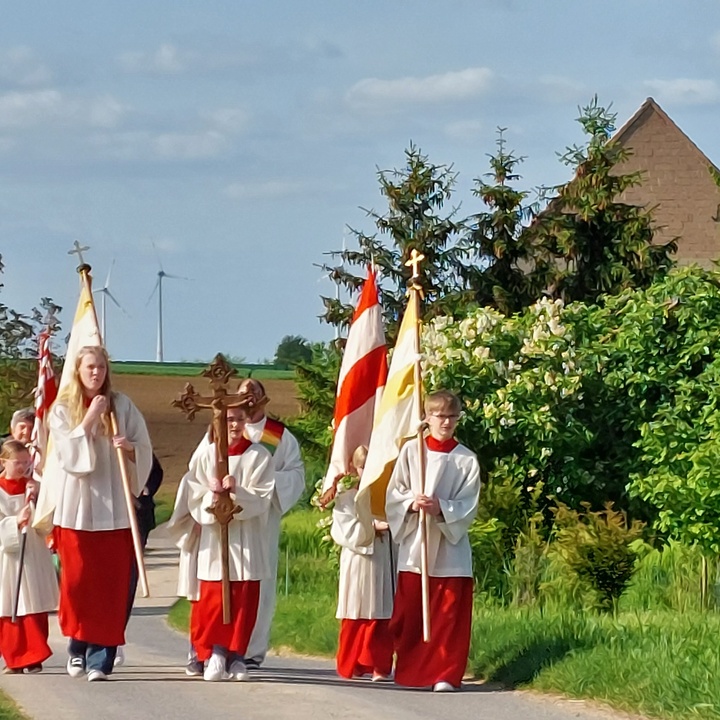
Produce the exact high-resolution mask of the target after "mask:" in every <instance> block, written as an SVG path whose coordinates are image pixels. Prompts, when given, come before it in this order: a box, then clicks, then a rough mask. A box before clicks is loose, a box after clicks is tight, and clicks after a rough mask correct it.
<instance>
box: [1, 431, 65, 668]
mask: <svg viewBox="0 0 720 720" xmlns="http://www.w3.org/2000/svg"><path fill="white" fill-rule="evenodd" d="M0 464H1V465H2V472H1V473H0V653H2V656H3V658H4V660H5V672H6V673H22V672H23V671H25V672H27V673H36V672H40V671H41V670H42V663H43V662H45V660H47V659H48V658H49V657H50V655H51V654H52V651H51V650H50V646H49V645H48V641H47V640H48V629H49V628H48V613H49V612H51V611H53V610H55V609H56V608H57V602H58V588H57V577H56V575H55V568H54V566H53V561H52V555H51V553H50V550H48V548H47V546H46V544H45V536H46V534H45V533H43V532H40V531H38V530H35V529H34V528H32V527H31V526H30V523H31V522H32V515H33V505H34V500H35V498H36V494H37V483H36V481H34V480H32V479H30V475H31V473H32V460H31V457H30V452H29V451H28V449H27V448H26V447H25V444H24V443H23V442H19V441H18V440H6V441H5V442H4V443H3V446H2V450H0ZM23 535H24V536H25V541H24V542H25V552H24V557H23V562H22V570H21V568H20V559H21V558H20V556H21V551H20V548H21V543H22V542H23ZM20 573H22V580H21V584H20V594H19V597H18V606H17V618H16V619H15V621H14V622H13V620H12V615H13V605H14V602H15V592H16V588H17V582H18V576H19V574H20Z"/></svg>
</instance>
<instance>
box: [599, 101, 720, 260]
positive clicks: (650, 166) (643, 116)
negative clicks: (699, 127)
mask: <svg viewBox="0 0 720 720" xmlns="http://www.w3.org/2000/svg"><path fill="white" fill-rule="evenodd" d="M613 139H614V140H615V141H617V142H619V143H620V144H621V145H622V146H623V147H625V148H627V149H629V150H631V151H632V155H631V157H630V158H628V160H627V161H626V162H625V163H623V164H622V165H620V166H619V170H620V172H623V173H626V172H634V171H636V170H640V171H641V172H642V173H643V182H642V185H639V186H637V187H634V188H630V189H629V190H627V191H626V192H625V193H623V195H622V199H623V201H624V202H627V203H632V204H633V205H640V206H645V207H654V208H655V210H654V212H653V217H654V219H655V224H656V226H657V230H656V234H655V237H656V239H657V240H658V242H666V241H668V240H671V239H672V238H675V237H677V238H678V251H677V256H676V258H677V261H678V263H680V264H683V265H686V264H689V263H697V264H699V265H702V266H703V267H710V266H711V264H712V261H713V260H717V259H720V188H718V186H717V185H716V184H715V181H714V180H713V178H712V176H711V175H710V170H709V168H710V167H715V165H714V164H713V163H712V162H710V160H708V158H707V157H706V156H705V155H704V154H703V153H702V152H701V150H700V149H699V148H698V147H697V145H695V143H693V141H692V140H690V138H689V137H688V136H687V135H685V133H684V132H683V131H682V130H681V129H680V128H679V127H678V126H677V125H676V124H675V123H674V122H673V121H672V120H671V119H670V118H669V117H668V115H667V114H666V113H665V111H664V110H663V109H662V108H661V107H660V106H659V105H658V104H657V103H656V102H655V101H654V100H653V99H652V98H648V99H647V100H646V101H645V102H644V103H643V104H642V105H641V107H640V109H639V110H638V111H637V112H636V113H635V115H633V116H632V117H631V118H630V120H628V121H627V123H625V125H623V127H622V128H620V130H618V132H617V133H616V134H615V136H614V138H613Z"/></svg>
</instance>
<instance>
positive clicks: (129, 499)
mask: <svg viewBox="0 0 720 720" xmlns="http://www.w3.org/2000/svg"><path fill="white" fill-rule="evenodd" d="M78 272H79V273H80V277H81V278H82V282H83V284H84V285H85V288H86V290H87V293H88V297H89V298H90V302H91V304H92V313H93V319H94V321H95V327H96V328H97V333H98V337H99V338H100V344H101V345H102V335H101V334H100V328H99V326H98V320H97V313H96V311H95V302H94V301H93V296H92V284H91V281H90V266H89V265H87V264H86V263H83V264H82V265H80V267H79V268H78ZM107 371H108V372H110V368H108V369H107ZM108 400H110V398H108ZM109 415H110V426H111V429H112V433H113V435H118V434H119V428H118V422H117V417H116V416H115V410H114V409H113V408H112V407H111V408H110V412H109ZM115 451H116V453H117V459H118V465H119V466H120V477H121V478H122V486H123V495H124V497H125V506H126V507H127V513H128V519H129V521H130V533H131V534H132V541H133V549H134V551H135V561H136V562H137V569H138V581H139V582H140V590H141V592H142V596H143V597H148V596H149V595H150V588H149V587H148V580H147V572H146V570H145V558H144V557H143V548H142V540H141V539H140V530H139V528H138V522H137V515H136V514H135V497H134V495H133V494H132V490H131V489H130V474H129V472H128V468H127V457H126V456H125V451H124V450H123V449H122V448H119V447H118V448H115Z"/></svg>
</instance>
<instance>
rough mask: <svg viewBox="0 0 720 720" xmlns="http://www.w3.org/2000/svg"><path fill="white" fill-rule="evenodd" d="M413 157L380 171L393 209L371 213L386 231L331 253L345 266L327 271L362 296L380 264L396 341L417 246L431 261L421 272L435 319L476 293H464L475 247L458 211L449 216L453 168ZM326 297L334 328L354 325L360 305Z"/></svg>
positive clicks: (410, 152)
mask: <svg viewBox="0 0 720 720" xmlns="http://www.w3.org/2000/svg"><path fill="white" fill-rule="evenodd" d="M405 158H406V165H405V167H404V168H403V169H402V170H392V171H379V172H378V179H379V182H380V191H381V193H382V195H383V196H384V197H385V198H386V200H387V203H388V210H387V212H386V213H385V214H384V215H380V214H379V213H377V212H375V211H373V210H369V211H367V214H368V216H369V217H371V218H372V219H373V221H374V224H375V227H376V228H377V231H378V232H377V233H375V234H372V235H367V234H365V233H364V232H362V231H358V230H353V234H354V235H355V237H356V239H357V243H358V249H357V250H337V251H334V252H331V253H329V255H331V256H332V257H333V258H335V259H339V260H340V263H341V264H340V265H338V266H334V267H333V266H330V265H327V264H325V265H323V266H322V267H323V269H324V270H326V271H328V273H329V277H330V279H331V280H333V281H334V282H335V283H337V284H339V285H340V286H342V287H343V288H345V289H348V290H350V291H354V290H356V289H357V288H359V287H360V286H361V285H362V283H363V281H364V279H365V268H366V267H367V266H368V265H369V264H371V263H374V264H375V266H376V267H377V268H378V270H379V274H380V287H379V293H380V303H381V305H382V307H383V312H384V316H385V323H386V332H387V335H388V338H389V340H390V342H392V341H393V340H394V338H395V334H396V332H397V328H398V324H399V321H400V319H401V318H402V314H403V311H404V308H405V304H406V297H405V291H406V287H407V282H408V280H409V279H410V275H411V270H410V268H408V267H406V266H405V264H404V263H405V261H406V260H407V259H408V258H409V256H410V252H411V250H412V249H413V248H416V249H417V250H418V252H421V253H422V254H423V255H424V256H425V260H424V261H423V263H422V265H421V268H420V269H421V272H422V278H421V284H422V287H423V289H424V292H425V308H426V312H427V313H429V314H430V315H431V316H432V315H441V314H444V313H447V312H452V310H453V309H454V308H455V307H456V306H457V305H458V303H460V302H462V301H463V300H464V301H468V300H470V299H471V294H470V293H466V292H464V291H463V290H462V287H463V281H462V271H463V267H464V266H463V260H464V259H465V258H467V257H469V255H470V250H469V248H468V247H467V243H461V242H460V238H461V235H462V233H463V232H464V225H463V223H462V221H458V220H456V219H455V215H456V209H451V210H450V212H449V213H443V210H444V208H445V206H446V205H447V204H448V203H449V201H450V199H451V196H452V189H453V186H454V184H455V178H456V175H455V173H454V172H453V170H452V167H449V166H445V165H434V164H432V163H430V161H429V160H428V158H427V156H425V155H423V154H422V152H421V151H420V150H419V149H418V148H416V147H415V146H414V145H411V146H410V147H409V148H408V149H407V150H406V151H405ZM354 270H357V273H356V272H354ZM322 299H323V302H324V304H325V313H324V315H323V319H324V320H325V321H326V322H328V323H329V324H331V325H335V326H341V327H342V326H347V325H348V323H349V322H350V319H351V318H352V312H353V307H352V305H350V304H348V303H344V302H342V301H341V300H338V299H336V298H329V297H323V298H322Z"/></svg>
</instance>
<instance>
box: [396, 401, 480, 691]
mask: <svg viewBox="0 0 720 720" xmlns="http://www.w3.org/2000/svg"><path fill="white" fill-rule="evenodd" d="M460 409H461V405H460V400H459V399H458V398H457V397H456V396H455V395H453V394H452V393H450V392H447V391H445V390H440V391H438V392H435V393H432V394H431V395H428V397H427V399H426V401H425V416H426V418H425V419H426V422H427V424H428V426H429V430H430V434H429V436H428V437H427V438H426V439H425V442H426V448H425V449H426V452H425V454H426V478H425V488H424V489H423V488H422V487H421V482H420V471H419V468H420V464H419V454H418V443H417V441H416V440H414V439H413V440H410V441H408V442H407V443H406V444H405V445H404V446H403V448H402V449H401V451H400V455H399V457H398V460H397V463H396V465H395V469H394V471H393V474H392V477H391V479H390V483H389V485H388V490H387V505H386V511H387V519H388V523H389V524H390V530H391V532H392V534H393V537H394V538H395V539H396V540H397V542H398V543H399V545H400V549H399V553H398V571H399V572H398V585H397V592H396V595H395V607H394V610H393V618H392V622H391V628H392V631H393V635H394V638H395V650H396V664H395V682H396V683H397V684H399V685H405V686H409V687H427V686H430V687H432V688H433V690H435V691H436V692H448V691H452V690H456V689H459V688H460V684H461V681H462V677H463V674H464V673H465V668H466V665H467V658H468V653H469V650H470V630H471V621H472V598H473V574H472V553H471V550H470V541H469V539H468V529H469V527H470V524H471V523H472V521H473V518H474V517H475V515H476V513H477V507H478V499H479V494H480V467H479V464H478V460H477V457H476V455H475V453H473V452H472V451H470V450H468V448H466V447H465V446H463V445H460V444H459V443H458V441H457V440H456V439H455V438H454V433H455V427H456V425H457V422H458V419H459V417H460ZM421 509H423V510H424V511H425V513H426V517H427V522H426V524H427V555H428V570H429V573H428V574H429V576H430V578H429V580H430V583H429V585H430V642H428V643H425V642H423V629H422V600H421V598H422V595H421V575H420V572H421V541H420V534H421V533H420V524H419V521H418V520H419V511H420V510H421Z"/></svg>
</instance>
